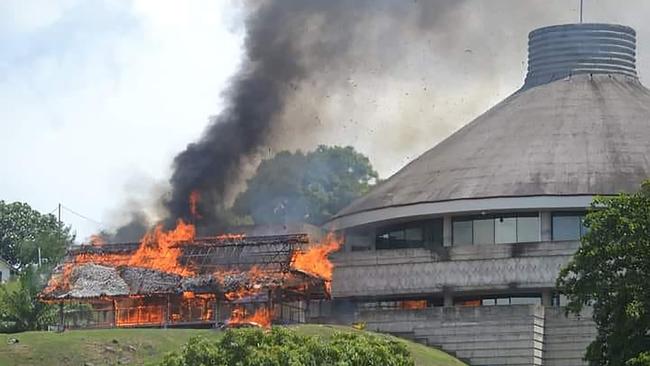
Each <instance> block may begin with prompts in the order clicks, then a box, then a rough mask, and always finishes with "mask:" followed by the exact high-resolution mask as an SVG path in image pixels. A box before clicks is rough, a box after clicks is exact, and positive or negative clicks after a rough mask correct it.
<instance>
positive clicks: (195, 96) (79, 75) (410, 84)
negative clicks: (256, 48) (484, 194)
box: [0, 0, 650, 239]
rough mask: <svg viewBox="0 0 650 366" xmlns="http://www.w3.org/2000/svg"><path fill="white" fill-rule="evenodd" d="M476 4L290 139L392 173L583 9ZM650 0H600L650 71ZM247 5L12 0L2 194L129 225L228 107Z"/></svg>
mask: <svg viewBox="0 0 650 366" xmlns="http://www.w3.org/2000/svg"><path fill="white" fill-rule="evenodd" d="M466 3H467V4H466V5H465V6H464V7H463V9H462V10H463V11H462V12H460V13H459V14H455V15H454V16H456V17H457V18H458V19H459V21H461V22H465V23H466V24H470V25H472V24H474V25H477V26H475V27H474V28H471V27H470V29H469V30H467V29H465V33H464V34H463V36H462V37H459V38H458V39H457V42H456V43H455V44H454V48H451V49H444V50H441V49H438V50H436V49H433V50H432V49H430V48H427V47H426V44H427V38H426V37H422V39H420V40H419V41H416V42H415V43H414V44H413V45H412V50H413V52H412V53H409V54H401V55H399V57H400V58H403V60H404V62H403V64H399V65H400V66H399V67H395V68H393V69H390V72H388V73H387V74H389V75H388V76H387V75H383V74H382V75H374V74H372V73H369V72H368V73H360V75H358V76H357V75H355V74H354V71H351V73H350V75H349V76H346V75H340V76H339V77H341V80H342V87H341V88H339V89H337V90H333V91H320V92H321V93H322V95H321V97H327V100H326V101H325V99H324V98H323V99H321V98H320V97H314V96H315V95H316V96H318V93H315V92H314V91H313V90H311V92H309V93H305V95H309V98H311V99H310V100H307V99H306V100H305V101H304V104H303V103H297V104H295V105H292V106H290V107H289V109H288V111H287V115H288V116H297V115H306V113H307V112H304V111H302V109H306V110H308V109H309V108H308V105H309V104H310V103H311V104H318V105H321V104H323V105H325V106H326V107H327V108H325V109H323V110H326V113H324V114H323V115H319V116H317V119H315V121H317V123H316V122H314V123H315V125H314V126H315V127H314V128H320V129H321V130H322V133H318V134H315V136H317V137H316V138H315V139H311V140H309V141H300V139H296V138H295V135H292V134H291V131H289V132H288V133H287V136H289V137H288V138H287V140H292V141H293V143H292V141H289V142H288V143H287V146H288V147H291V148H296V147H301V148H308V147H309V146H314V145H315V144H316V143H327V144H332V143H340V144H352V145H354V146H355V147H357V148H358V149H359V150H360V151H362V152H364V153H366V154H368V155H369V156H370V158H371V161H372V162H373V163H374V164H375V166H376V167H377V168H378V170H379V172H380V175H382V176H383V177H386V176H388V175H390V174H392V173H393V172H395V170H396V169H398V168H399V167H400V166H402V165H404V164H405V163H406V162H408V161H409V160H411V159H413V158H415V157H417V156H418V155H419V154H420V153H422V152H423V151H425V150H426V149H428V148H430V147H432V146H433V145H434V144H435V143H437V142H438V141H440V139H442V138H444V137H445V136H447V135H448V134H449V133H451V132H453V131H454V130H455V129H457V128H458V127H460V126H461V125H463V124H465V123H467V122H469V120H470V119H471V118H472V117H474V116H476V115H477V114H479V113H481V112H482V111H484V110H485V109H486V108H488V107H489V106H491V105H493V104H494V103H496V102H498V101H499V100H501V99H503V98H504V97H506V96H507V95H508V94H510V93H512V92H513V91H514V90H516V89H517V88H518V87H519V86H520V85H521V82H522V80H523V77H524V75H525V69H526V67H525V57H526V42H527V32H528V31H530V30H532V29H533V28H535V27H538V26H541V25H546V24H556V23H566V22H572V21H574V20H575V19H576V18H577V9H576V4H577V3H578V1H570V0H548V1H547V0H543V1H542V0H531V1H522V0H490V1H487V0H485V1H467V2H466ZM649 3H650V2H648V1H641V0H638V1H629V2H628V1H626V2H625V5H626V6H625V7H623V6H621V2H619V1H614V0H609V1H607V0H593V1H587V6H588V7H589V6H590V7H591V8H587V12H586V19H587V20H588V21H604V22H620V23H624V24H628V25H631V26H633V27H635V28H636V29H637V31H638V33H639V39H640V45H639V53H640V56H639V66H640V67H639V68H640V72H641V76H643V75H644V70H648V69H649V68H650V63H649V62H647V61H646V60H649V58H648V57H645V55H644V54H645V53H647V52H646V50H648V52H650V47H646V46H645V45H648V44H650V26H646V24H645V23H646V21H645V19H647V16H649V15H650V13H649V11H650V5H649ZM487 4H490V5H487ZM631 8H634V10H631ZM242 17H243V11H242V9H241V7H240V4H239V2H238V1H235V0H232V1H230V0H205V1H202V0H186V1H163V0H129V1H127V0H124V1H118V0H0V199H2V200H5V201H9V202H13V201H24V202H27V203H29V204H31V205H32V206H33V207H35V208H36V209H38V210H40V211H42V212H50V211H53V210H54V209H55V208H56V205H57V204H58V203H59V202H61V203H63V205H65V206H66V207H68V208H70V209H72V210H74V211H76V212H78V213H80V214H82V215H85V216H87V217H88V218H90V219H91V220H87V219H83V218H80V217H78V216H75V215H74V214H72V213H70V212H68V211H67V210H64V212H63V220H64V221H65V222H66V223H68V224H71V225H72V226H73V228H74V229H76V230H77V232H78V234H79V237H80V238H81V239H83V238H85V237H87V236H88V235H90V234H92V233H93V232H96V231H97V230H99V229H102V228H107V227H109V226H110V225H112V224H115V223H119V218H120V212H121V211H120V209H121V208H122V207H123V206H124V203H125V201H126V200H127V199H128V200H132V201H133V202H132V204H139V203H140V202H142V204H144V203H146V202H151V198H154V197H156V196H158V195H160V194H162V192H164V191H165V183H166V180H167V178H168V176H169V172H170V163H171V159H172V158H173V157H174V155H175V154H176V153H178V152H179V151H181V150H182V149H183V148H184V146H185V145H186V144H187V143H189V142H191V141H193V140H195V139H197V138H198V137H199V136H200V134H201V132H202V131H203V129H204V128H205V126H206V124H207V121H208V117H209V116H211V115H215V114H217V113H218V112H219V110H220V108H221V105H222V100H221V96H220V93H221V92H222V90H223V89H224V88H225V86H226V85H227V82H228V78H229V77H230V76H232V75H233V73H234V72H235V71H236V70H237V66H238V63H239V62H240V60H241V58H242V51H241V49H242V42H243V35H244V31H245V30H244V29H243V21H242ZM495 19H498V20H497V21H495ZM450 23H452V24H453V22H450ZM457 24H460V23H457ZM434 36H435V35H434ZM429 43H430V42H429ZM360 57H361V58H362V55H361V56H360ZM649 57H650V56H649ZM448 59H453V60H454V62H447V61H445V60H448ZM396 65H398V64H396ZM481 65H489V70H487V71H484V72H477V69H478V68H479V67H481ZM396 70H400V71H402V72H403V73H400V72H398V73H396ZM649 71H650V70H649ZM318 86H319V84H318V83H317V82H315V83H313V84H311V86H309V87H310V88H312V89H317V88H318ZM345 88H348V89H345ZM330 96H331V98H330ZM297 100H300V99H299V98H298V99H297ZM296 141H298V142H300V143H296ZM95 221H96V222H95Z"/></svg>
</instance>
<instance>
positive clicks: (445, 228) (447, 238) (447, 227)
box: [442, 215, 453, 247]
mask: <svg viewBox="0 0 650 366" xmlns="http://www.w3.org/2000/svg"><path fill="white" fill-rule="evenodd" d="M442 220H443V221H442V245H443V246H445V247H450V246H451V244H452V236H451V233H452V229H453V227H452V223H451V216H449V215H447V216H445V217H443V219H442Z"/></svg>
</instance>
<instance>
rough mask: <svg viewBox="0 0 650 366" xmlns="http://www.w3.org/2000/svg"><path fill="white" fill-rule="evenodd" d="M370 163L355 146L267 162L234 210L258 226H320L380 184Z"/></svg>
mask: <svg viewBox="0 0 650 366" xmlns="http://www.w3.org/2000/svg"><path fill="white" fill-rule="evenodd" d="M377 178H378V175H377V172H376V171H374V170H373V168H372V165H371V164H370V161H369V160H368V158H367V157H366V156H364V155H362V154H360V153H358V152H356V151H355V150H354V148H352V147H351V146H348V147H340V146H333V147H328V146H323V145H321V146H319V147H318V148H317V149H316V150H315V151H312V152H308V153H306V154H304V153H303V152H301V151H297V152H295V153H291V152H288V151H283V152H280V153H278V154H277V155H275V157H273V158H272V159H269V160H265V161H263V162H262V163H261V164H260V166H259V167H258V168H257V172H256V174H255V176H253V178H251V179H250V180H249V181H248V187H247V189H246V191H244V192H243V193H242V194H240V195H239V197H237V200H236V201H235V205H234V211H235V212H236V213H237V214H240V215H249V216H250V217H252V219H253V221H254V222H255V223H256V224H269V223H285V222H287V221H302V222H308V223H312V224H321V223H323V222H325V221H326V220H327V219H329V218H330V217H331V216H332V215H334V214H335V213H336V212H338V211H339V210H341V209H342V208H343V207H345V206H346V205H348V204H349V203H350V202H352V200H354V199H355V198H357V197H359V196H361V195H363V194H364V193H366V192H367V191H368V190H369V189H370V187H371V186H372V185H373V184H374V183H375V182H376V181H377Z"/></svg>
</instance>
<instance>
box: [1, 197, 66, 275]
mask: <svg viewBox="0 0 650 366" xmlns="http://www.w3.org/2000/svg"><path fill="white" fill-rule="evenodd" d="M73 240H74V236H73V235H72V234H71V233H70V228H69V227H65V226H63V225H60V224H59V222H58V221H57V219H56V217H55V216H54V215H44V214H41V213H40V212H38V211H36V210H34V209H33V208H31V207H30V206H29V205H28V204H26V203H22V202H14V203H5V201H0V257H2V258H3V259H4V260H6V261H7V262H8V263H9V264H11V265H12V266H14V268H15V269H18V270H22V269H23V268H24V267H25V266H26V265H28V264H31V263H37V262H38V248H39V247H40V248H41V258H42V259H43V261H44V263H50V264H54V263H56V262H57V261H58V260H59V259H60V258H61V257H62V256H63V255H64V254H65V250H66V248H67V247H68V245H70V244H71V243H72V241H73Z"/></svg>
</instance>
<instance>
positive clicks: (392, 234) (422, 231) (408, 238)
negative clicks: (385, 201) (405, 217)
mask: <svg viewBox="0 0 650 366" xmlns="http://www.w3.org/2000/svg"><path fill="white" fill-rule="evenodd" d="M442 226H443V224H442V219H434V220H426V221H416V222H410V223H406V224H400V225H392V226H389V227H386V228H381V229H380V230H378V231H377V236H376V239H375V247H376V248H377V249H378V250H379V249H400V248H424V247H431V246H435V245H438V246H441V245H442Z"/></svg>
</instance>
